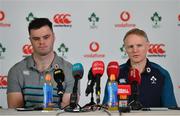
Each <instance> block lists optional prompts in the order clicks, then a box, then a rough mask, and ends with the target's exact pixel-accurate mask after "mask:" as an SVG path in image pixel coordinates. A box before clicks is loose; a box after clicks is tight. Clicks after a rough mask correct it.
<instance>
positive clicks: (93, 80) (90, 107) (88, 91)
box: [83, 68, 96, 109]
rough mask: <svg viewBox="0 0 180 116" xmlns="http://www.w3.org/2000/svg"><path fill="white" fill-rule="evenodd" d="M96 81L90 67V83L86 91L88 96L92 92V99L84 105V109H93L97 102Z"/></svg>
mask: <svg viewBox="0 0 180 116" xmlns="http://www.w3.org/2000/svg"><path fill="white" fill-rule="evenodd" d="M95 82H96V80H95V77H94V76H93V73H92V68H90V70H89V72H88V83H87V88H86V91H85V93H86V96H88V95H89V94H90V93H91V101H90V102H89V103H87V104H86V105H84V106H83V109H92V107H93V106H94V105H95V104H96V103H95V102H94V97H93V93H94V85H95Z"/></svg>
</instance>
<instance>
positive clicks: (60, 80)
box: [54, 65, 65, 105]
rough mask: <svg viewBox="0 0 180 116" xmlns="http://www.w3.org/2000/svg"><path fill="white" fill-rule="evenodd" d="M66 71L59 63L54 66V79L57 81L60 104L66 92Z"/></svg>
mask: <svg viewBox="0 0 180 116" xmlns="http://www.w3.org/2000/svg"><path fill="white" fill-rule="evenodd" d="M64 78H65V76H64V72H63V70H62V69H60V68H59V66H58V65H55V67H54V80H55V81H56V83H57V89H58V90H57V94H58V96H59V103H58V105H60V104H61V102H62V97H63V94H64V87H63V85H64Z"/></svg>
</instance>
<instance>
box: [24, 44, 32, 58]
mask: <svg viewBox="0 0 180 116" xmlns="http://www.w3.org/2000/svg"><path fill="white" fill-rule="evenodd" d="M23 53H24V54H26V55H30V54H32V53H33V47H32V45H29V44H25V45H24V46H23Z"/></svg>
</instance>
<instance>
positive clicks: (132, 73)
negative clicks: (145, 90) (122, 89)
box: [128, 68, 141, 85]
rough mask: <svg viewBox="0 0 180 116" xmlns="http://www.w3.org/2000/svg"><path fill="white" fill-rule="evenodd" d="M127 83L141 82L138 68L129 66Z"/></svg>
mask: <svg viewBox="0 0 180 116" xmlns="http://www.w3.org/2000/svg"><path fill="white" fill-rule="evenodd" d="M128 80H129V83H130V84H131V83H133V82H137V84H139V85H140V84H141V77H140V73H139V70H138V69H136V68H130V70H129V76H128Z"/></svg>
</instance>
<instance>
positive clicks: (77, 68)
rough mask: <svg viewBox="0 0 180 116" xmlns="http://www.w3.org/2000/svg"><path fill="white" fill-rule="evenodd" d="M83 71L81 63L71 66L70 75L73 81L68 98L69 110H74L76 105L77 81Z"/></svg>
mask: <svg viewBox="0 0 180 116" xmlns="http://www.w3.org/2000/svg"><path fill="white" fill-rule="evenodd" d="M83 74H84V69H83V66H82V64H81V63H76V64H74V65H73V66H72V75H73V77H74V79H75V82H74V87H73V92H72V94H71V97H70V108H71V109H74V108H76V106H77V105H78V104H77V90H78V80H79V79H81V78H82V77H83Z"/></svg>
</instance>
